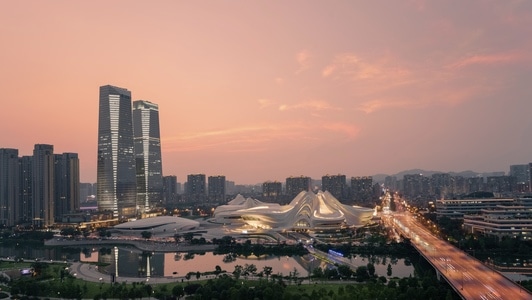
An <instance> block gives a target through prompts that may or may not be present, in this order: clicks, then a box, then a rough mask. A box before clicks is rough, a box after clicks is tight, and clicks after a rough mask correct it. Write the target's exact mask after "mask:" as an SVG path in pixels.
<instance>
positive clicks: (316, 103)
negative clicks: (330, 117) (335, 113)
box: [279, 100, 341, 111]
mask: <svg viewBox="0 0 532 300" xmlns="http://www.w3.org/2000/svg"><path fill="white" fill-rule="evenodd" d="M297 109H305V110H313V111H323V110H341V109H340V108H338V107H333V106H332V105H331V104H329V103H328V102H326V101H322V100H311V101H306V102H300V103H297V104H292V105H289V104H282V105H280V106H279V110H280V111H289V110H297Z"/></svg>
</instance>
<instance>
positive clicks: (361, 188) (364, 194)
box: [351, 176, 373, 204]
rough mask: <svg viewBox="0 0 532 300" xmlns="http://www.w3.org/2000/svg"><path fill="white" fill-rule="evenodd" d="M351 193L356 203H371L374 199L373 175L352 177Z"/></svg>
mask: <svg viewBox="0 0 532 300" xmlns="http://www.w3.org/2000/svg"><path fill="white" fill-rule="evenodd" d="M351 194H352V197H353V200H354V202H355V203H364V204H368V203H370V202H371V201H372V200H373V177H371V176H361V177H351Z"/></svg>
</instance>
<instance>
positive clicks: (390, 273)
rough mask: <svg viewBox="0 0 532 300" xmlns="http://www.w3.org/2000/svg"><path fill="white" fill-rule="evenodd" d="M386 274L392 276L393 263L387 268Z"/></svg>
mask: <svg viewBox="0 0 532 300" xmlns="http://www.w3.org/2000/svg"><path fill="white" fill-rule="evenodd" d="M386 275H388V276H392V265H390V264H388V268H387V270H386Z"/></svg>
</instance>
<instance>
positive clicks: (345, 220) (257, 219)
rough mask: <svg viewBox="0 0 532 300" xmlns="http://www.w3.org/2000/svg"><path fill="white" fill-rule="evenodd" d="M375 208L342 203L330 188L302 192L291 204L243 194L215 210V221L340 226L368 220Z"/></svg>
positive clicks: (298, 226) (320, 227)
mask: <svg viewBox="0 0 532 300" xmlns="http://www.w3.org/2000/svg"><path fill="white" fill-rule="evenodd" d="M372 217H373V209H370V208H363V207H359V206H349V205H345V204H342V203H340V201H338V200H337V199H336V198H335V197H334V196H333V195H331V193H329V192H327V191H326V192H321V191H320V192H318V193H317V194H315V193H313V192H301V193H299V194H298V195H297V196H296V197H295V198H294V199H293V200H292V202H290V204H288V205H279V204H276V203H265V202H261V201H259V200H256V199H251V198H247V199H245V198H244V197H242V196H241V195H239V196H237V197H236V198H235V199H233V200H232V201H230V202H229V203H228V204H227V205H222V206H218V207H217V208H216V209H215V210H214V220H213V221H214V222H216V223H221V224H247V225H251V226H254V227H257V228H265V229H310V230H323V229H338V228H342V227H360V226H364V225H366V224H368V223H369V222H370V221H371V218H372Z"/></svg>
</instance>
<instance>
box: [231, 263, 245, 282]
mask: <svg viewBox="0 0 532 300" xmlns="http://www.w3.org/2000/svg"><path fill="white" fill-rule="evenodd" d="M243 270H244V268H243V267H242V266H241V265H236V266H235V270H234V271H233V276H234V277H235V279H237V280H238V278H240V275H242V271H243Z"/></svg>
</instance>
